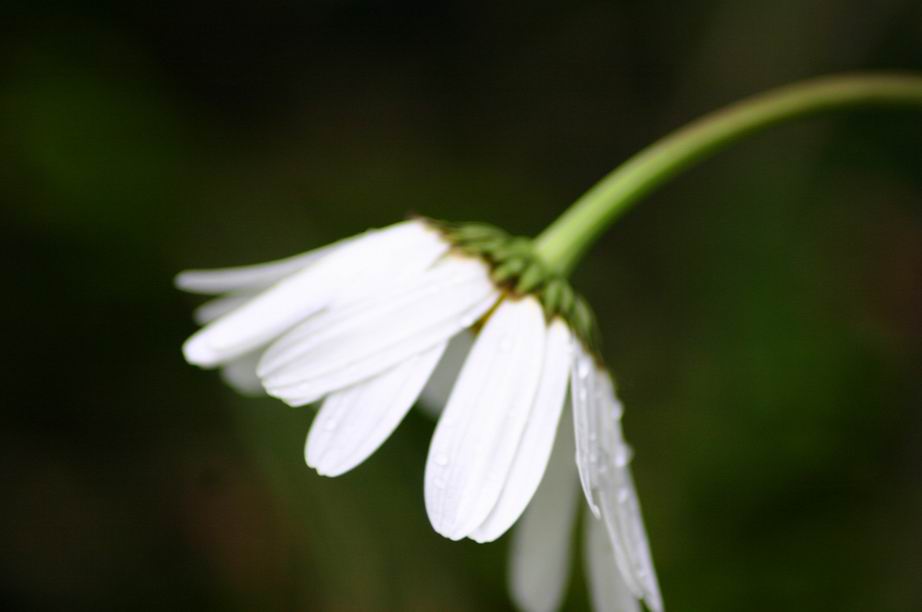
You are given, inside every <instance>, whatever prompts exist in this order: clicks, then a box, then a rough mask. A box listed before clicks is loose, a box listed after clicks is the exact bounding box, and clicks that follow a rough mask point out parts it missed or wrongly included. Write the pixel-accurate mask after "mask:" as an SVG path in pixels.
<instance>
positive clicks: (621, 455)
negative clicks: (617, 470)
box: [615, 444, 634, 467]
mask: <svg viewBox="0 0 922 612" xmlns="http://www.w3.org/2000/svg"><path fill="white" fill-rule="evenodd" d="M633 456H634V451H633V450H631V447H630V446H628V445H627V444H622V445H620V446H619V447H618V448H617V449H616V450H615V465H617V466H618V467H624V466H626V465H627V464H628V463H630V462H631V458H632V457H633Z"/></svg>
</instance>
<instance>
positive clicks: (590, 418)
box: [570, 341, 601, 517]
mask: <svg viewBox="0 0 922 612" xmlns="http://www.w3.org/2000/svg"><path fill="white" fill-rule="evenodd" d="M598 377H599V373H598V368H597V366H596V364H595V361H594V360H593V358H592V357H591V356H590V355H589V354H588V353H587V352H586V350H585V348H584V347H583V345H582V343H580V342H579V341H574V343H573V366H572V367H571V368H570V398H571V401H572V403H573V431H574V435H575V437H576V466H577V468H578V469H579V481H580V484H581V485H582V487H583V493H584V494H585V496H586V502H587V503H588V504H589V509H590V510H592V513H593V514H594V515H595V516H596V517H599V516H601V515H600V511H599V506H598V503H597V501H596V499H595V496H594V489H595V488H596V487H597V486H598V482H597V480H598V479H597V474H596V472H595V469H596V464H597V463H598V455H597V453H598V451H597V450H595V447H596V446H597V444H596V442H595V441H594V440H593V436H595V435H597V434H596V433H595V420H594V414H595V411H596V410H597V408H596V407H595V406H594V404H593V402H595V401H596V400H597V397H598V394H597V393H596V386H597V381H598ZM593 452H595V453H596V461H595V462H593V461H592V459H591V457H592V453H593Z"/></svg>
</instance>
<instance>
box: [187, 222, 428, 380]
mask: <svg viewBox="0 0 922 612" xmlns="http://www.w3.org/2000/svg"><path fill="white" fill-rule="evenodd" d="M443 244H444V243H443V241H442V240H441V238H440V237H438V236H437V235H436V234H435V233H434V232H432V231H431V230H429V229H428V228H426V227H425V226H423V225H422V224H420V223H416V222H410V223H407V224H400V225H396V226H392V227H391V228H388V229H385V230H380V231H377V232H368V233H366V234H365V235H363V236H361V237H359V238H356V239H355V240H353V241H352V242H350V243H349V244H348V245H346V246H344V247H342V248H339V249H336V250H335V251H333V252H332V253H331V254H330V255H328V256H325V257H323V258H321V259H320V261H318V262H317V263H316V264H314V265H312V266H309V267H307V268H305V269H303V270H301V271H299V272H296V273H295V274H293V275H291V276H288V277H286V278H285V279H283V280H281V281H280V282H278V283H277V284H275V285H273V286H272V287H271V288H270V289H267V290H266V291H264V292H263V293H261V294H260V295H259V296H257V297H255V298H253V299H252V300H250V301H249V302H247V303H246V304H244V305H243V306H241V307H240V308H237V309H236V310H233V311H232V312H230V313H228V314H227V315H225V316H223V317H221V318H219V319H218V320H216V321H214V322H213V323H211V324H210V325H208V326H207V327H205V328H204V329H202V330H200V331H199V332H198V333H197V334H195V335H193V336H192V337H191V338H189V340H187V341H186V343H185V345H184V346H183V351H184V353H185V355H186V359H187V360H188V361H189V362H190V363H194V364H196V365H200V366H204V367H213V366H215V365H219V364H221V363H223V362H226V361H229V360H231V359H233V358H235V357H238V356H240V355H243V354H244V353H247V352H249V351H251V350H253V349H255V348H258V347H259V346H261V345H262V344H265V343H266V342H268V341H270V340H272V339H273V338H274V337H276V336H278V335H279V334H281V333H282V332H284V331H285V330H287V329H289V328H290V327H291V326H293V325H296V324H297V323H299V322H300V321H302V320H303V319H305V318H307V317H308V316H310V315H312V314H314V313H316V312H318V311H320V310H321V309H322V308H324V307H325V306H326V305H327V304H329V303H330V302H331V301H333V300H334V299H335V298H336V297H337V296H338V294H339V293H340V292H341V291H342V290H343V289H344V288H347V287H349V285H350V283H351V282H352V280H353V279H354V278H356V276H358V275H360V274H365V273H366V272H367V270H368V269H369V268H373V269H375V270H376V271H377V273H378V274H381V275H387V274H392V273H393V272H394V270H400V269H401V267H402V264H404V263H406V262H409V261H417V260H418V259H419V258H420V257H421V256H425V257H431V259H430V261H433V260H434V259H435V258H437V257H438V256H439V255H440V251H439V250H438V249H437V248H436V247H439V248H441V246H442V245H443Z"/></svg>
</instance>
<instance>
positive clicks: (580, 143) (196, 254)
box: [0, 0, 922, 611]
mask: <svg viewBox="0 0 922 612" xmlns="http://www.w3.org/2000/svg"><path fill="white" fill-rule="evenodd" d="M16 4H17V3H14V5H13V6H10V7H6V8H5V9H4V10H3V13H4V18H3V19H2V20H0V71H2V72H0V75H2V76H0V257H2V261H4V262H5V266H4V268H5V270H6V274H7V277H8V280H7V282H6V286H7V291H6V293H5V299H4V300H3V303H4V306H3V308H4V309H5V311H6V314H5V316H4V317H3V321H4V323H3V329H4V334H3V336H4V340H5V346H6V351H5V358H4V360H3V369H2V371H3V387H4V400H3V411H2V416H0V423H2V427H0V459H2V460H0V486H2V490H3V497H4V500H3V503H2V504H0V542H2V544H0V605H2V607H3V609H6V610H126V609H131V610H145V609H150V610H164V609H195V610H329V611H335V610H436V609H437V610H459V611H460V610H475V609H476V610H485V609H496V610H502V609H507V608H508V607H509V603H508V600H507V596H506V593H505V577H504V572H505V563H506V561H505V548H506V547H505V544H504V540H503V541H501V542H500V543H497V544H494V545H475V544H471V543H460V544H458V543H451V542H447V541H445V540H443V539H442V538H440V537H439V536H437V535H436V534H435V533H434V532H433V531H432V530H431V528H430V527H429V525H428V522H427V519H426V516H425V512H424V510H423V503H422V471H423V466H424V461H425V453H426V449H427V444H428V438H429V436H430V433H431V428H432V424H431V422H430V421H429V420H428V419H427V418H426V417H425V416H422V415H418V414H412V415H411V416H410V417H409V418H408V419H407V422H406V423H405V424H404V425H403V426H402V427H401V428H400V429H399V430H398V433H397V434H396V435H395V436H394V438H393V439H392V440H390V441H389V442H388V443H386V444H385V446H384V447H383V449H382V450H381V451H380V452H378V453H377V454H376V455H375V456H374V457H373V459H372V460H371V461H369V462H367V463H366V464H364V465H363V466H361V467H360V468H358V469H357V470H355V471H354V472H353V473H351V474H349V475H347V476H344V477H342V478H340V479H336V480H329V479H322V478H320V477H318V476H317V475H316V474H314V473H313V472H311V471H309V470H308V469H307V468H306V467H305V466H304V465H303V460H302V445H303V440H304V435H305V434H306V431H307V428H308V425H309V423H310V419H311V414H312V412H311V410H292V409H289V408H287V407H285V406H283V405H282V404H280V403H278V402H274V401H270V400H265V399H263V400H253V399H246V398H240V397H237V396H235V395H234V394H233V393H232V392H230V391H229V390H227V389H226V388H224V386H223V385H222V384H220V382H219V380H218V378H217V376H215V375H213V374H211V373H205V372H201V371H197V370H195V369H194V368H191V367H189V366H187V365H186V364H185V363H184V362H183V361H182V358H181V355H180V352H179V346H180V344H181V342H182V341H183V339H184V338H185V337H186V336H187V335H188V334H189V333H191V332H192V330H193V325H192V323H191V321H190V316H189V313H190V310H191V307H192V306H193V304H194V300H192V299H191V298H189V297H187V296H183V295H181V294H179V293H178V292H177V291H175V290H174V289H173V288H172V284H171V283H172V277H173V275H174V274H175V272H177V271H178V270H180V269H183V268H188V267H207V266H220V265H231V264H241V263H250V262H255V261H262V260H268V259H272V258H276V257H282V256H286V255H289V254H293V253H297V252H301V251H304V250H307V249H309V248H312V247H315V246H319V245H322V244H324V243H326V242H329V241H332V240H335V239H337V238H340V237H343V236H346V235H350V234H353V233H355V232H357V231H360V230H363V229H365V228H367V227H371V226H378V225H384V224H389V223H391V222H393V221H395V220H398V219H400V218H402V216H403V215H404V214H405V213H407V212H408V211H418V212H421V213H424V214H427V215H430V216H433V217H440V218H446V219H455V220H483V221H488V222H492V223H496V224H498V225H501V226H503V227H505V228H506V229H509V230H510V231H514V232H518V233H523V234H536V233H537V232H539V231H540V230H541V229H542V228H543V227H544V226H546V225H547V224H548V223H549V222H550V221H551V220H552V219H553V218H554V217H555V216H556V215H557V214H559V212H560V211H562V210H563V208H564V207H565V206H566V205H567V204H569V203H570V202H571V201H572V200H573V199H574V198H575V197H577V196H578V195H579V194H580V193H581V192H582V191H583V190H584V189H586V188H587V187H589V186H590V185H591V184H592V183H593V182H594V181H595V180H596V179H598V178H599V177H600V176H601V175H602V174H603V173H605V172H607V171H608V170H609V169H610V168H612V167H613V166H614V165H615V164H616V163H618V162H619V161H621V160H623V159H624V158H625V157H627V156H628V155H630V154H631V153H633V152H634V151H636V150H637V149H638V148H640V147H642V146H644V145H646V144H648V143H649V142H651V141H652V140H653V139H654V138H656V137H658V136H660V135H662V134H664V133H665V132H667V131H668V130H670V129H672V128H675V127H678V126H679V125H681V124H682V123H683V122H685V121H687V120H689V119H691V118H693V117H694V116H696V115H698V114H700V113H702V112H705V111H707V110H710V109H713V108H716V107H718V106H720V105H722V104H725V103H728V102H730V101H732V100H735V99H737V98H739V97H741V96H744V95H747V94H750V93H754V92H757V91H760V90H763V89H766V88H768V87H771V86H775V85H779V84H782V83H785V82H789V81H793V80H795V79H799V78H803V77H807V76H812V75H816V74H821V73H827V72H835V71H841V70H859V69H877V68H888V69H890V68H896V69H916V70H919V69H922V5H920V4H919V3H918V2H913V1H911V0H883V1H881V2H874V3H869V2H863V1H859V0H833V1H820V0H806V1H800V2H787V1H781V2H779V1H771V2H769V1H762V0H757V1H752V2H741V3H740V2H687V3H669V2H662V1H657V0H654V1H647V2H641V1H639V0H631V1H627V2H598V1H595V2H582V1H580V2H568V3H552V2H532V3H519V2H505V3H487V2H483V3H479V2H453V3H452V2H445V3H435V2H407V3H391V2H384V1H380V0H379V1H371V0H366V1H360V0H354V1H348V0H341V1H336V0H324V1H318V2H303V3H290V4H284V3H269V4H262V5H261V4H248V5H241V6H227V5H218V4H215V5H209V4H205V3H201V4H195V5H192V6H189V5H187V4H186V3H178V2H169V1H167V2H161V3H155V4H138V5H131V4H129V5H125V4H124V3H116V2H98V3H79V2H57V3H18V4H19V6H16ZM575 284H576V285H577V286H578V287H579V288H580V290H582V291H583V292H584V293H585V294H586V295H587V296H588V297H589V298H590V299H591V301H592V303H593V305H594V307H595V309H596V312H597V314H598V316H599V319H600V321H601V325H602V328H603V332H604V335H605V343H606V349H605V350H606V356H607V359H608V361H609V362H610V363H611V364H612V365H613V367H614V369H615V372H616V374H617V376H618V379H619V382H620V388H621V394H622V396H623V399H624V400H625V404H626V406H627V416H626V419H625V427H626V431H627V435H628V436H629V437H630V438H631V440H632V442H633V445H634V447H635V449H636V452H637V458H636V463H635V465H636V467H635V472H636V478H637V481H638V486H639V489H640V493H641V496H642V500H643V503H644V508H645V512H646V516H647V523H648V528H649V531H650V535H651V540H652V546H653V551H654V556H655V558H656V561H657V565H658V568H659V572H660V579H661V583H662V586H663V591H664V596H665V599H666V604H667V608H668V609H671V610H711V611H720V610H753V611H760V610H766V611H768V610H785V609H811V610H812V609H829V610H843V611H845V610H854V611H858V610H882V611H889V610H893V611H899V610H919V609H922V582H920V581H919V573H920V571H922V546H920V543H922V520H920V517H922V469H920V468H922V450H920V449H922V444H920V442H922V410H920V408H922V369H920V364H922V119H920V115H919V114H918V113H915V114H914V113H911V112H892V111H891V112H877V111H874V112H872V111H864V112H855V113H850V114H847V115H844V114H843V115H837V116H834V117H824V118H818V119H814V120H810V121H807V122H803V123H798V124H796V125H790V126H785V127H782V128H779V129H776V130H775V131H773V132H771V133H770V134H765V135H762V136H758V137H756V138H753V139H751V140H749V141H747V142H744V143H743V144H741V145H739V146H737V147H736V148H734V149H733V151H732V152H730V153H727V154H722V155H720V156H718V157H717V158H715V159H714V160H711V161H709V162H708V163H706V164H705V165H703V166H702V167H700V168H697V169H695V170H693V171H691V172H689V173H687V174H686V175H684V176H682V177H680V178H679V179H678V180H676V181H675V182H673V183H672V184H670V185H668V186H666V187H665V188H664V189H662V190H661V191H659V192H657V193H656V194H654V195H653V196H652V197H651V198H649V199H648V200H647V201H646V202H643V203H642V204H640V205H639V206H638V207H637V209H636V210H635V211H633V212H632V213H631V214H629V215H628V216H626V217H625V218H624V219H623V221H621V222H620V223H619V224H618V225H617V227H616V228H615V229H614V230H613V231H611V232H610V233H609V234H608V235H607V236H606V238H605V239H604V240H603V241H602V242H601V243H600V244H599V245H598V246H597V247H596V248H595V249H594V250H593V251H592V252H591V254H590V255H589V256H588V257H587V258H586V260H585V261H584V262H583V263H582V264H581V266H580V267H579V269H578V271H577V273H576V275H575ZM579 572H580V570H579V569H578V568H575V571H574V576H573V579H572V584H571V588H570V594H569V599H568V603H567V606H566V607H567V609H574V610H575V609H585V607H586V595H585V592H584V591H585V587H584V585H583V581H582V579H581V576H580V573H579Z"/></svg>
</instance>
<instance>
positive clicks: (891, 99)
mask: <svg viewBox="0 0 922 612" xmlns="http://www.w3.org/2000/svg"><path fill="white" fill-rule="evenodd" d="M884 105H918V106H922V77H920V76H916V75H909V74H903V75H901V74H880V75H875V74H867V75H861V74H856V75H847V76H839V77H826V78H819V79H813V80H809V81H804V82H801V83H795V84H793V85H788V86H785V87H781V88H778V89H774V90H771V91H769V92H767V93H764V94H760V95H757V96H754V97H751V98H748V99H745V100H742V101H740V102H737V103H735V104H732V105H730V106H728V107H726V108H724V109H721V110H718V111H716V112H713V113H711V114H708V115H705V116H704V117H702V118H700V119H698V120H696V121H693V122H692V123H690V124H688V125H687V126H685V127H683V128H681V129H680V130H678V131H676V132H673V133H672V134H670V135H668V136H666V137H664V138H662V139H661V140H659V141H657V142H655V143H653V144H652V145H650V146H649V147H647V148H646V149H643V150H642V151H640V152H639V153H637V154H636V155H634V156H633V157H631V158H630V159H628V160H627V161H626V162H624V163H623V164H621V165H620V166H619V167H618V168H616V169H615V170H613V171H612V172H611V173H610V174H608V175H607V176H605V177H604V178H603V179H602V180H601V181H599V182H598V183H597V184H596V185H595V186H594V187H592V188H591V189H590V190H589V191H587V192H586V193H585V194H584V195H583V196H582V197H580V198H579V199H578V200H577V201H576V202H574V203H573V205H572V206H571V207H570V208H569V209H567V210H566V212H564V213H563V214H562V215H561V216H560V217H559V218H558V219H557V220H556V221H554V223H552V224H551V225H550V226H549V227H548V228H547V229H546V230H544V232H542V233H541V235H540V236H538V238H537V239H536V240H535V248H536V250H537V252H538V255H539V256H540V257H541V258H542V259H543V260H544V261H545V263H547V264H548V265H549V266H551V267H552V268H553V269H555V270H556V271H558V272H560V273H562V274H567V273H569V271H570V270H571V269H572V268H573V266H574V265H575V264H576V262H577V261H578V260H579V258H580V257H581V256H582V254H583V253H584V252H585V251H586V249H587V248H588V247H589V246H590V245H591V244H592V243H593V242H595V240H596V239H598V237H599V236H600V235H601V234H602V232H604V231H605V229H606V228H607V227H608V226H609V225H610V224H611V223H612V222H613V221H614V220H615V219H617V218H618V217H619V216H621V214H623V213H624V212H625V211H626V210H627V209H628V208H629V207H630V206H631V204H633V203H634V202H636V201H637V200H638V199H640V198H641V197H643V196H645V195H646V194H648V193H649V192H650V191H652V190H653V189H655V188H656V187H657V186H659V185H661V184H663V183H665V182H666V181H667V180H668V179H670V178H672V177H673V176H675V175H676V174H678V173H679V172H681V171H682V170H684V169H685V168H688V167H689V166H691V165H692V164H694V163H695V162H697V161H700V160H702V159H704V158H706V157H707V156H709V155H711V154H713V153H715V152H717V151H719V150H721V149H723V148H724V147H726V146H727V145H729V144H731V143H733V142H736V141H737V140H739V139H741V138H743V137H745V136H748V135H750V134H752V133H754V132H757V131H759V130H762V129H763V128H766V127H769V126H772V125H775V124H777V123H781V122H783V121H787V120H789V119H795V118H798V117H802V116H805V115H810V114H814V113H819V112H823V111H828V110H835V109H840V108H851V107H860V106H884Z"/></svg>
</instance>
